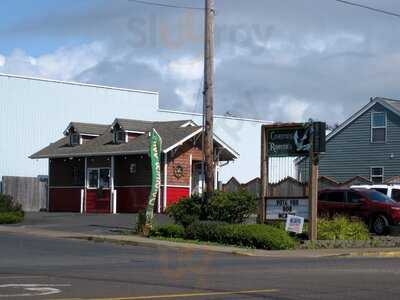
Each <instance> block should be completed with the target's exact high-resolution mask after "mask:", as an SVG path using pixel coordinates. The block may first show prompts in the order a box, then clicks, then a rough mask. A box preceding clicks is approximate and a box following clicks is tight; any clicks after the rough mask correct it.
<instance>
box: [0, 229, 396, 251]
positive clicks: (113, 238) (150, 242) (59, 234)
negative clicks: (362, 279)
mask: <svg viewBox="0 0 400 300" xmlns="http://www.w3.org/2000/svg"><path fill="white" fill-rule="evenodd" d="M0 232H5V233H16V234H26V235H35V236H40V237H46V238H71V239H85V240H91V241H98V242H111V243H117V244H125V245H133V246H144V247H171V248H179V249H186V250H194V251H196V250H199V251H212V252H218V253H229V254H236V255H245V256H254V257H276V258H321V257H340V256H342V257H344V256H353V257H366V256H369V257H400V248H362V249H316V250H303V249H299V250H273V251H268V250H258V249H244V248H239V247H232V246H215V245H205V244H193V243H184V242H173V241H165V240H156V239H149V238H145V237H141V236H135V235H114V234H113V235H111V234H110V235H108V234H91V233H88V234H86V233H76V232H66V231H57V230H52V229H42V228H32V227H29V226H6V225H5V226H0Z"/></svg>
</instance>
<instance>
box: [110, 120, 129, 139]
mask: <svg viewBox="0 0 400 300" xmlns="http://www.w3.org/2000/svg"><path fill="white" fill-rule="evenodd" d="M111 131H112V133H113V141H114V144H122V143H126V142H127V141H128V136H127V134H126V132H125V130H124V129H123V128H122V127H121V125H119V123H118V122H114V124H113V125H112V127H111Z"/></svg>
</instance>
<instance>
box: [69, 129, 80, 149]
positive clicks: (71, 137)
mask: <svg viewBox="0 0 400 300" xmlns="http://www.w3.org/2000/svg"><path fill="white" fill-rule="evenodd" d="M74 136H77V137H78V141H77V143H73V142H72V139H73V137H74ZM69 143H70V145H71V146H77V145H80V144H82V138H81V135H80V134H79V133H77V132H74V133H71V134H70V135H69Z"/></svg>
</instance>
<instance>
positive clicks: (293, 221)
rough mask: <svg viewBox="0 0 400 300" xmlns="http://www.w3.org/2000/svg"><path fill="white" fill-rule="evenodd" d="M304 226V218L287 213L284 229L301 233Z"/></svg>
mask: <svg viewBox="0 0 400 300" xmlns="http://www.w3.org/2000/svg"><path fill="white" fill-rule="evenodd" d="M303 226H304V218H302V217H298V216H292V215H287V218H286V226H285V230H286V231H289V232H295V233H302V232H303Z"/></svg>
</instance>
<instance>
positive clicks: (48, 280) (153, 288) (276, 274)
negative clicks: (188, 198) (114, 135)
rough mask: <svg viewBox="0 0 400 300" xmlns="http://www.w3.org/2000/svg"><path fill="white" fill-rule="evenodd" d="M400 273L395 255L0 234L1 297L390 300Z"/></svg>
mask: <svg viewBox="0 0 400 300" xmlns="http://www.w3.org/2000/svg"><path fill="white" fill-rule="evenodd" d="M399 274H400V259H396V258H344V257H342V258H338V257H336V258H318V259H298V258H293V259H282V258H260V257H257V258H256V257H247V256H237V255H227V254H219V253H211V252H192V251H188V250H177V249H173V248H154V247H141V246H122V245H115V244H107V243H95V242H90V241H81V240H71V239H54V238H42V237H33V236H28V235H25V234H9V233H1V236H0V298H5V297H9V298H10V299H71V298H82V299H86V298H89V299H120V298H123V299H199V300H204V299H249V300H251V299H282V300H283V299H296V300H298V299H385V300H388V299H400V284H399V282H400V276H399ZM13 295H20V296H19V297H17V296H13ZM35 295H36V296H35Z"/></svg>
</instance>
